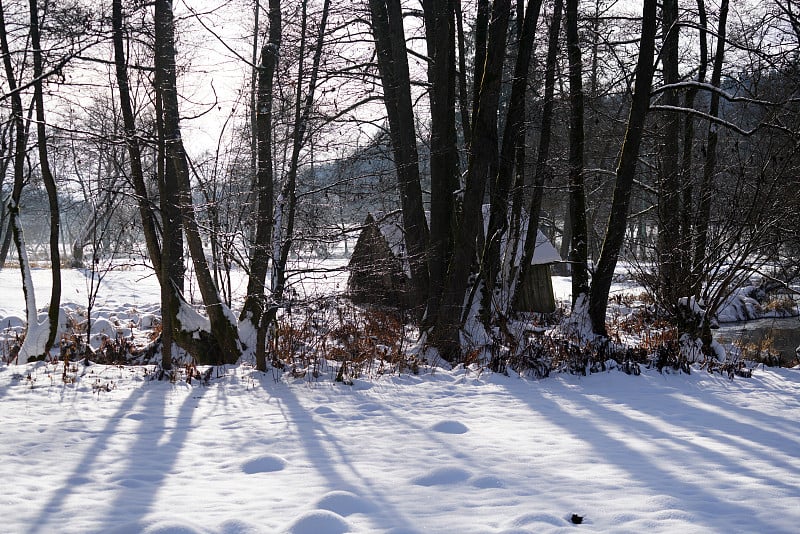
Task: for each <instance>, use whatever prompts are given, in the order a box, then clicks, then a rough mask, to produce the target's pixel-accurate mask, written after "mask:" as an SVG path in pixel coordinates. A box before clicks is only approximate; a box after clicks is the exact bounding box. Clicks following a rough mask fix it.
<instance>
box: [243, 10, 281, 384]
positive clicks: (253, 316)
mask: <svg viewBox="0 0 800 534" xmlns="http://www.w3.org/2000/svg"><path fill="white" fill-rule="evenodd" d="M281 32H282V25H281V3H280V0H270V1H269V38H268V41H267V44H266V46H264V47H263V48H262V49H261V65H260V67H259V68H258V97H257V102H256V111H255V113H256V120H255V133H254V135H255V137H256V146H257V151H256V152H257V158H258V159H257V165H256V183H255V189H256V193H257V198H258V208H257V212H256V219H255V225H256V228H255V241H254V243H253V246H252V250H251V254H250V276H249V278H248V281H247V295H246V296H245V301H244V306H243V307H242V313H241V316H240V320H241V321H242V322H249V323H250V329H251V330H254V329H257V328H258V325H259V324H261V316H262V314H263V313H264V311H265V309H266V295H265V293H266V290H265V283H266V279H267V272H268V271H269V259H270V256H271V248H270V247H271V243H272V230H273V228H272V226H273V218H272V217H273V215H272V212H273V209H274V201H273V196H274V177H273V169H272V166H273V159H272V104H273V99H274V96H273V84H274V79H275V70H276V68H277V65H278V57H279V55H278V52H279V50H280V45H281ZM259 350H260V348H259V347H258V346H256V359H257V362H256V367H259V370H262V371H263V370H266V367H264V368H263V369H261V368H260V367H261V364H262V362H261V361H260V360H261V359H263V357H262V356H261V355H260V354H259V353H258V352H259ZM262 352H263V350H262ZM263 364H264V365H266V362H265V361H264V362H263Z"/></svg>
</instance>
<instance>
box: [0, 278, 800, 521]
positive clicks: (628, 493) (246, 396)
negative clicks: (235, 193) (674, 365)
mask: <svg viewBox="0 0 800 534" xmlns="http://www.w3.org/2000/svg"><path fill="white" fill-rule="evenodd" d="M42 273H45V276H46V272H42ZM42 273H35V274H37V275H39V274H42ZM70 273H72V274H69V275H67V276H66V277H65V279H66V280H67V284H73V285H72V286H69V288H68V289H67V290H66V291H65V294H71V295H74V296H75V298H74V299H72V300H73V301H74V302H75V303H79V302H80V301H81V300H82V299H81V297H82V294H81V293H80V287H78V286H77V284H80V283H82V279H81V278H80V277H79V276H75V273H76V272H75V271H70ZM141 275H142V273H138V272H119V273H117V272H115V273H111V274H110V276H109V277H108V278H107V279H106V282H104V284H108V289H109V290H110V291H107V292H105V293H103V292H102V290H101V301H100V302H98V308H97V310H96V312H97V313H98V316H100V317H103V318H105V319H109V318H113V317H117V322H120V323H125V322H127V324H128V326H130V325H131V324H132V325H134V327H135V326H137V325H139V326H141V324H140V323H138V322H137V321H140V320H142V319H143V318H144V317H146V316H147V315H148V314H150V313H153V312H154V311H155V309H156V303H157V301H158V300H157V298H158V297H157V290H156V289H155V287H154V286H153V281H152V280H151V279H148V278H142V276H141ZM18 276H19V273H18V272H15V271H13V270H7V271H5V272H2V273H0V294H1V295H2V296H3V297H4V299H3V301H2V302H0V318H2V319H1V320H0V326H2V327H3V328H5V326H6V321H7V320H8V319H6V318H7V317H10V316H15V315H19V313H20V308H21V307H22V302H21V301H18V300H17V297H15V296H14V295H15V294H16V293H15V291H16V286H15V285H14V283H15V281H16V278H15V277H18ZM125 280H128V281H127V282H125ZM17 284H18V282H17ZM41 295H46V293H45V292H44V290H42V291H41V292H40V298H41ZM20 296H21V292H20ZM65 300H66V299H65ZM76 305H77V304H76ZM112 322H113V321H112ZM135 331H136V330H134V332H135ZM62 371H63V369H61V367H60V364H46V363H36V364H26V365H8V366H7V365H4V364H3V365H1V366H0V414H1V417H2V424H0V447H2V450H3V451H4V461H3V462H0V480H2V481H3V482H4V485H5V491H4V492H3V495H2V496H0V512H2V517H3V525H2V527H0V530H2V531H3V532H11V533H16V532H26V533H49V532H66V533H71V532H74V533H84V532H98V533H99V532H103V533H106V532H131V533H134V532H136V533H138V532H151V533H155V532H159V533H167V532H170V533H173V532H174V533H200V532H208V533H212V532H213V533H230V534H232V533H245V532H258V533H261V532H263V533H273V532H294V533H314V534H327V533H343V532H359V533H372V532H391V533H394V534H399V533H412V532H420V533H422V532H431V533H456V532H458V533H476V534H477V533H523V532H530V533H540V532H555V531H569V532H577V531H585V532H615V533H616V532H645V531H648V532H678V531H679V532H683V533H688V532H726V533H727V532H748V533H749V532H786V533H789V532H797V530H798V525H800V506H798V502H800V486H799V485H798V480H800V458H798V451H800V424H798V421H799V420H800V381H799V379H800V370H796V369H770V368H766V369H762V368H760V367H759V368H758V369H757V370H756V371H755V372H754V375H753V378H752V379H739V378H737V379H735V380H733V381H730V380H728V379H727V378H724V377H722V376H720V375H718V374H715V375H709V374H708V373H706V372H704V371H699V370H695V372H693V373H692V374H691V375H685V374H671V375H670V374H664V375H662V374H659V373H658V372H657V371H655V370H644V371H643V373H642V375H641V376H638V377H634V376H628V375H625V374H623V373H621V372H618V371H610V372H606V373H601V374H596V375H591V376H588V377H578V376H571V375H555V376H552V377H551V378H548V379H545V380H541V381H530V380H526V379H522V378H518V377H514V376H510V377H508V376H503V375H499V374H488V373H479V372H478V371H477V370H475V369H466V370H465V369H463V368H456V369H454V370H444V369H430V368H424V369H423V370H422V372H421V374H420V375H418V376H415V375H408V374H404V375H401V376H398V375H393V376H383V377H379V378H375V379H370V380H356V381H355V383H354V385H352V386H346V385H341V384H337V383H334V382H333V381H331V380H330V379H329V376H330V374H329V373H328V374H323V377H322V378H320V380H319V381H315V380H312V379H310V378H309V377H308V376H307V377H305V378H303V379H293V378H291V376H290V374H288V373H287V374H284V375H282V376H280V377H279V378H277V379H276V377H277V375H274V374H272V373H267V374H261V373H258V372H255V371H254V370H253V369H252V368H251V367H250V366H248V365H239V366H235V367H229V368H226V369H218V370H217V371H216V372H215V373H214V374H213V375H212V378H211V380H210V381H209V383H208V385H203V384H202V383H201V381H198V380H194V381H192V383H191V384H187V383H186V382H185V381H182V380H178V381H177V382H175V383H170V382H164V381H162V382H159V381H156V380H152V379H151V378H152V373H151V372H150V370H149V369H148V368H143V367H125V368H123V367H113V366H111V367H109V366H100V365H91V366H89V367H86V368H84V367H83V366H81V365H78V366H76V367H75V370H74V373H70V374H73V375H74V376H75V377H76V380H75V382H74V383H67V384H65V383H64V382H63V381H62ZM573 514H577V515H579V516H582V517H583V518H584V521H583V523H582V524H581V525H574V524H573V523H572V522H571V521H570V519H571V517H572V515H573Z"/></svg>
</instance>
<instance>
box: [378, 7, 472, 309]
mask: <svg viewBox="0 0 800 534" xmlns="http://www.w3.org/2000/svg"><path fill="white" fill-rule="evenodd" d="M369 4H370V12H371V15H372V33H373V35H374V36H375V47H376V50H377V56H378V69H379V71H380V75H381V83H382V85H383V101H384V105H385V106H386V115H387V117H388V119H389V135H390V138H391V142H392V150H393V155H394V162H395V167H396V168H397V181H398V186H399V189H400V206H401V208H402V211H403V230H404V233H405V241H406V246H407V247H408V260H409V266H410V268H411V283H412V286H413V289H412V291H413V298H412V302H413V303H414V306H415V307H417V306H419V307H422V306H423V305H424V303H425V300H424V299H425V298H426V297H427V294H428V282H429V280H428V264H427V247H428V237H429V235H428V222H427V220H426V219H425V209H424V207H423V204H422V187H421V185H420V175H419V156H418V154H417V138H416V131H415V128H414V111H413V107H412V102H411V81H410V76H409V71H408V56H407V53H406V45H405V32H404V28H403V14H402V10H401V6H400V1H399V0H370V2H369ZM467 120H469V119H467ZM420 316H421V314H420Z"/></svg>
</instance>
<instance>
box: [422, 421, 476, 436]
mask: <svg viewBox="0 0 800 534" xmlns="http://www.w3.org/2000/svg"><path fill="white" fill-rule="evenodd" d="M431 430H433V431H434V432H441V433H442V434H466V433H467V432H469V428H467V426H466V425H465V424H463V423H459V422H458V421H441V422H439V423H436V424H435V425H433V426H432V427H431Z"/></svg>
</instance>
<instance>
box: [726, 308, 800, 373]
mask: <svg viewBox="0 0 800 534" xmlns="http://www.w3.org/2000/svg"><path fill="white" fill-rule="evenodd" d="M714 339H716V340H717V341H718V342H720V343H721V344H722V345H724V346H726V348H727V347H728V346H729V345H730V344H731V343H733V342H734V341H736V340H740V339H741V340H743V341H746V342H749V343H756V344H757V343H763V342H766V341H767V340H768V339H771V340H772V350H773V351H774V352H778V353H780V358H781V363H784V364H785V363H789V362H790V361H792V360H793V359H794V358H795V349H796V348H797V347H800V318H798V317H785V318H782V319H758V320H755V321H744V322H739V323H722V324H721V325H720V328H719V329H717V330H715V331H714Z"/></svg>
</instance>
